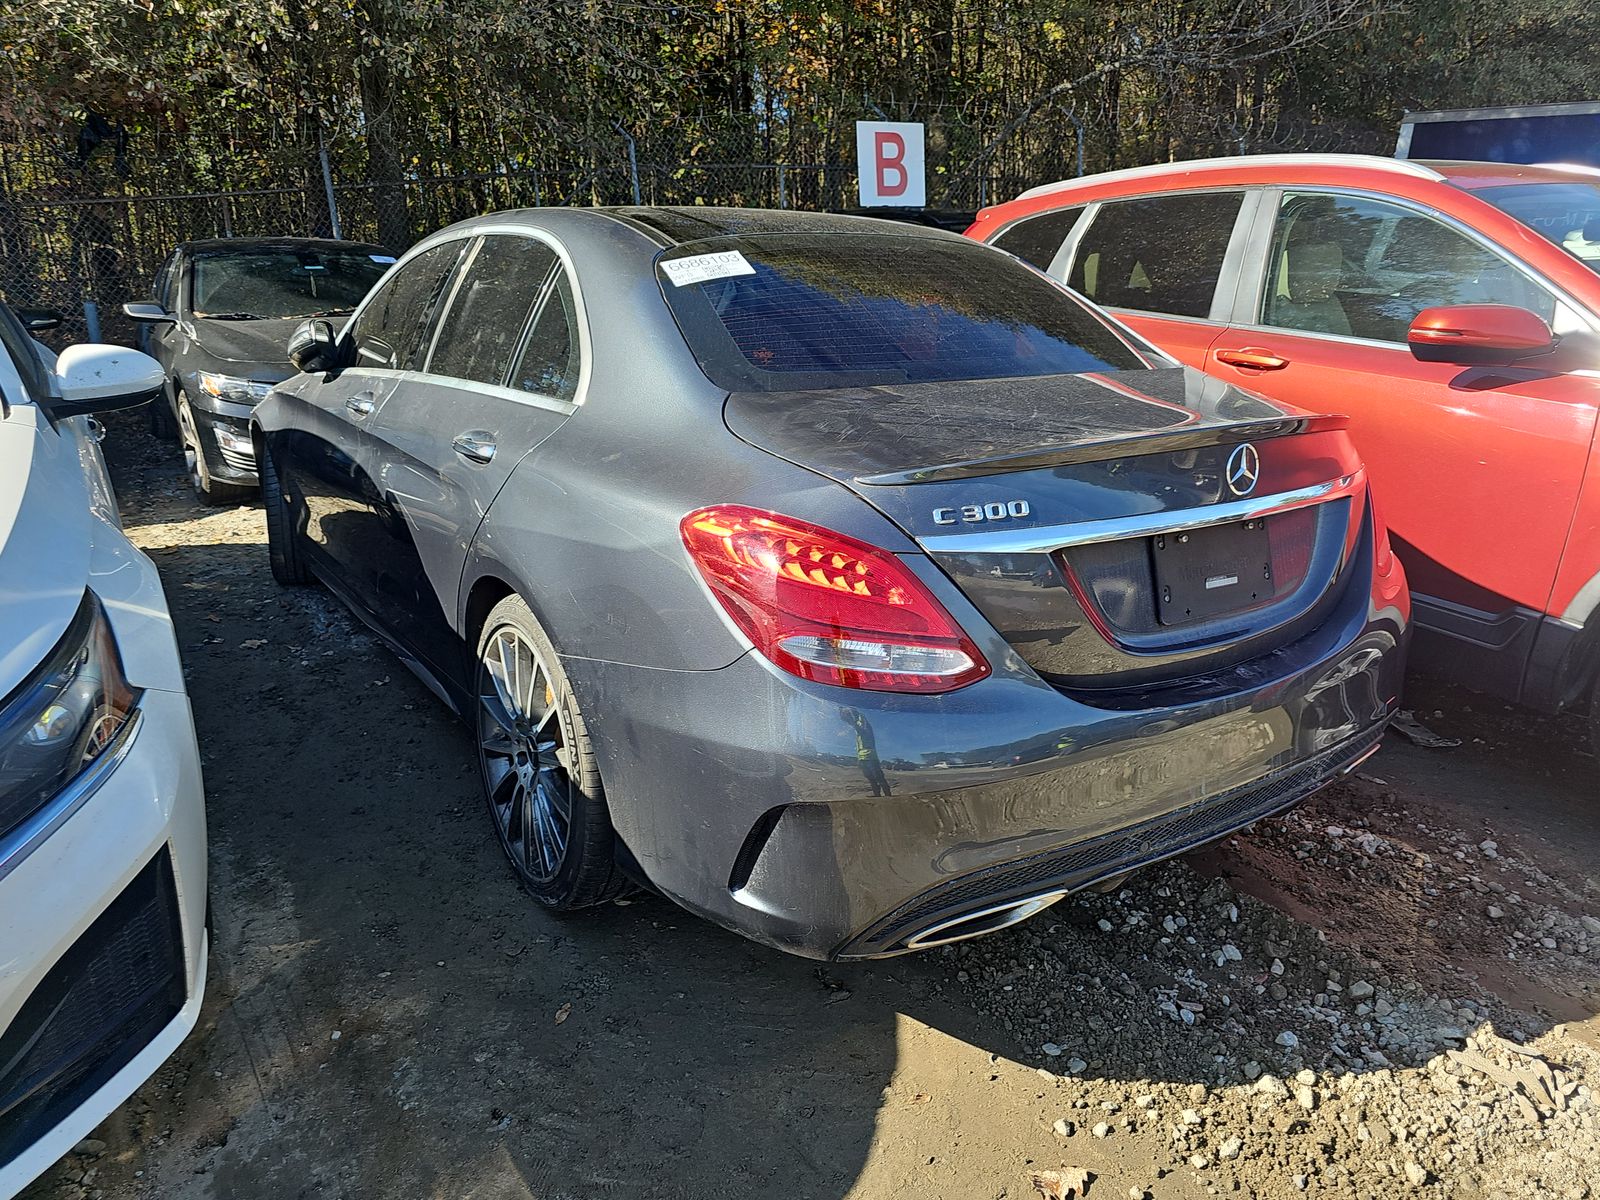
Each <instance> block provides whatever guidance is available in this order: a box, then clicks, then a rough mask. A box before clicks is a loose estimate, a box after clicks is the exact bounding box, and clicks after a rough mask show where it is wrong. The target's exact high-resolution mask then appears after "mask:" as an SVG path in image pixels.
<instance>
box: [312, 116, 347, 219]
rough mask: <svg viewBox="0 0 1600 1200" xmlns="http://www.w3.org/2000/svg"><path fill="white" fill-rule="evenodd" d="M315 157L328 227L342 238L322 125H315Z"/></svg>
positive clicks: (331, 171)
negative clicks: (319, 171)
mask: <svg viewBox="0 0 1600 1200" xmlns="http://www.w3.org/2000/svg"><path fill="white" fill-rule="evenodd" d="M317 158H319V159H320V160H321V162H322V190H323V191H324V192H325V193H326V194H327V197H328V227H329V229H330V230H331V232H332V233H333V236H334V237H335V238H337V239H341V240H342V239H343V238H344V231H343V230H342V229H340V228H339V205H338V202H337V201H336V200H335V199H334V196H333V170H332V168H330V167H329V166H328V144H327V143H326V142H325V141H323V140H322V126H321V125H318V126H317Z"/></svg>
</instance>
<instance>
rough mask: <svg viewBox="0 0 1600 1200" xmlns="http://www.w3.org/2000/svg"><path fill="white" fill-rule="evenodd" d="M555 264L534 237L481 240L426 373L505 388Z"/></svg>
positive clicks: (457, 290) (496, 236)
mask: <svg viewBox="0 0 1600 1200" xmlns="http://www.w3.org/2000/svg"><path fill="white" fill-rule="evenodd" d="M555 264H556V254H555V251H554V250H552V249H550V247H549V246H547V245H545V243H543V242H541V241H536V240H535V239H533V238H525V237H513V236H510V235H491V236H489V237H486V238H484V239H483V243H482V245H480V246H479V247H478V251H477V253H476V254H474V255H473V256H472V261H471V262H470V263H468V264H467V269H466V273H465V274H464V275H463V276H462V278H461V283H460V285H459V286H458V287H457V288H456V293H455V297H454V298H453V299H452V300H451V301H450V311H449V312H447V313H446V314H445V317H444V320H443V322H442V323H441V324H440V326H439V336H438V339H437V340H436V341H435V342H434V346H433V356H432V358H430V359H429V360H428V373H429V374H430V375H448V376H450V377H451V378H453V379H466V380H471V381H472V382H473V383H491V384H495V385H496V386H499V385H502V384H504V383H505V381H506V375H507V373H508V372H509V371H510V370H511V360H512V358H513V356H514V355H515V354H516V351H517V346H518V344H519V343H520V342H521V341H522V333H523V330H525V329H526V328H527V327H528V318H529V317H531V316H532V315H533V309H534V305H535V304H537V303H538V300H539V294H540V292H541V291H542V290H543V288H544V283H545V280H546V279H548V278H549V277H550V271H551V268H553V267H554V266H555Z"/></svg>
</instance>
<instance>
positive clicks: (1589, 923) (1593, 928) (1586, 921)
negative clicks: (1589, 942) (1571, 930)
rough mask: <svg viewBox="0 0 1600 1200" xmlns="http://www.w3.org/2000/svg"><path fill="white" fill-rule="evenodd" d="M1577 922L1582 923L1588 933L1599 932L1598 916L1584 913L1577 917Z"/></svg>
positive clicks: (1599, 918) (1599, 922)
mask: <svg viewBox="0 0 1600 1200" xmlns="http://www.w3.org/2000/svg"><path fill="white" fill-rule="evenodd" d="M1578 924H1579V925H1582V926H1583V927H1584V928H1585V929H1587V930H1588V931H1589V932H1590V933H1600V917H1591V916H1588V915H1584V916H1581V917H1579V918H1578Z"/></svg>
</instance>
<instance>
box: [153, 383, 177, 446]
mask: <svg viewBox="0 0 1600 1200" xmlns="http://www.w3.org/2000/svg"><path fill="white" fill-rule="evenodd" d="M150 436H151V437H154V438H156V439H158V440H159V441H163V442H170V441H173V440H174V439H176V438H177V436H178V423H177V422H176V421H174V420H173V419H172V394H171V392H170V391H168V390H167V389H166V388H162V389H161V394H160V395H159V396H157V397H156V398H155V399H154V400H152V401H150Z"/></svg>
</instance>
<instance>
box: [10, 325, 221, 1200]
mask: <svg viewBox="0 0 1600 1200" xmlns="http://www.w3.org/2000/svg"><path fill="white" fill-rule="evenodd" d="M161 383H162V379H161V370H160V367H159V366H157V364H156V363H155V361H154V360H153V359H150V358H148V357H146V356H145V355H143V354H139V353H137V352H136V351H132V350H125V349H123V348H121V347H116V346H73V347H71V348H69V349H67V350H64V351H63V352H62V353H61V356H60V358H59V360H58V359H56V358H55V357H54V356H52V355H51V354H50V352H49V351H48V350H45V349H44V347H43V346H41V345H40V344H39V343H38V342H36V341H34V340H33V339H32V338H31V337H30V336H29V334H28V331H27V329H26V328H25V327H24V325H23V324H22V322H21V321H19V319H18V318H17V316H16V315H15V314H13V313H12V312H11V311H10V310H9V309H7V308H6V307H5V306H4V305H0V1198H8V1197H12V1196H15V1195H16V1194H17V1193H18V1192H20V1191H21V1190H22V1189H23V1188H24V1187H25V1186H27V1184H28V1183H29V1182H30V1181H32V1180H33V1179H34V1178H35V1177H37V1176H38V1175H39V1174H40V1173H41V1172H43V1171H44V1170H45V1169H46V1168H48V1167H49V1166H50V1165H51V1164H52V1163H54V1162H55V1161H56V1160H57V1159H58V1158H60V1157H61V1156H62V1155H63V1154H65V1153H67V1152H68V1151H69V1150H71V1149H72V1147H73V1145H74V1144H75V1143H76V1142H77V1141H79V1140H80V1139H81V1138H83V1137H84V1136H85V1135H86V1134H88V1133H89V1132H90V1131H91V1130H92V1129H93V1128H94V1127H95V1126H96V1125H98V1124H99V1123H100V1122H101V1121H102V1120H104V1119H105V1117H106V1116H107V1114H109V1113H110V1112H111V1111H112V1110H113V1109H114V1108H116V1107H117V1106H118V1105H119V1104H121V1103H122V1102H123V1101H124V1100H126V1099H127V1098H128V1097H129V1096H130V1095H131V1094H132V1093H133V1091H134V1089H135V1088H137V1087H138V1086H139V1085H140V1084H141V1083H143V1082H144V1081H145V1080H146V1079H147V1078H149V1076H150V1075H151V1074H152V1073H153V1072H154V1071H155V1070H156V1068H157V1067H159V1066H160V1065H161V1063H162V1062H163V1061H164V1060H165V1059H166V1058H167V1056H168V1055H170V1054H171V1053H172V1052H173V1050H174V1049H176V1048H177V1046H178V1043H180V1042H181V1041H183V1039H184V1036H185V1035H186V1034H187V1033H188V1032H189V1031H190V1030H191V1029H193V1028H194V1025H195V1021H196V1019H197V1018H198V1016H199V1012H200V1000H201V994H202V992H203V990H204V987H205V977H206V953H207V948H208V942H207V934H206V833H205V803H204V797H203V794H202V790H201V782H200V758H199V754H198V751H197V749H196V746H195V735H194V721H193V718H192V716H191V714H190V710H189V699H188V696H187V695H186V694H185V692H184V684H183V671H182V669H181V667H180V666H179V663H178V647H177V642H176V641H175V639H174V637H173V631H172V618H171V617H170V616H169V615H168V613H167V603H166V598H165V596H164V595H163V594H162V591H161V580H160V579H159V578H158V577H157V575H156V569H155V566H154V564H152V563H151V562H150V560H149V559H148V558H147V557H145V555H144V554H143V553H141V552H140V551H139V550H138V549H136V548H135V547H134V545H133V543H132V542H130V541H129V540H128V538H127V537H126V535H124V533H123V532H122V526H121V523H120V521H119V519H118V517H117V508H116V500H115V497H114V496H113V494H112V491H111V484H110V480H109V479H108V477H107V475H106V470H105V464H104V461H103V460H102V459H101V456H100V448H99V446H98V445H97V444H96V433H97V430H96V428H95V426H94V424H93V422H92V421H91V420H90V418H89V416H88V414H90V413H92V412H98V411H104V410H108V409H114V408H122V407H127V406H130V405H133V404H138V403H143V402H145V401H146V400H148V399H150V398H151V397H152V396H154V395H155V394H156V393H157V392H158V391H159V390H160V387H161Z"/></svg>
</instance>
